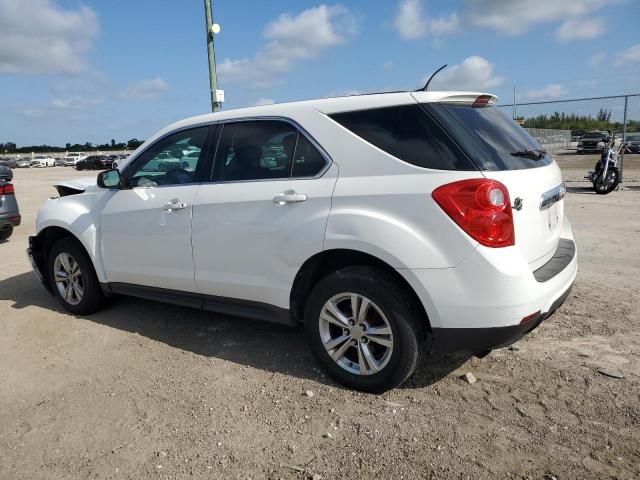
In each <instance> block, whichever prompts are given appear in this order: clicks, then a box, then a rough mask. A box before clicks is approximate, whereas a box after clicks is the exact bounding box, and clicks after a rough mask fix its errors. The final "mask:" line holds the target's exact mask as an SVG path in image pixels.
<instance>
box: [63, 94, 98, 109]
mask: <svg viewBox="0 0 640 480" xmlns="http://www.w3.org/2000/svg"><path fill="white" fill-rule="evenodd" d="M100 103H102V100H101V99H98V98H86V97H81V96H77V97H68V98H54V99H53V100H51V108H55V109H57V110H84V109H85V108H88V107H92V106H94V105H98V104H100Z"/></svg>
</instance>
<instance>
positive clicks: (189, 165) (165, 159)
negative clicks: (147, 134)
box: [126, 126, 210, 187]
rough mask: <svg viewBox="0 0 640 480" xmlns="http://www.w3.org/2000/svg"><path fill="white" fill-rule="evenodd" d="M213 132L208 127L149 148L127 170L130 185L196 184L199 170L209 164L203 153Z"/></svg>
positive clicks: (183, 131)
mask: <svg viewBox="0 0 640 480" xmlns="http://www.w3.org/2000/svg"><path fill="white" fill-rule="evenodd" d="M209 129H210V127H208V126H205V127H197V128H192V129H189V130H182V131H180V132H177V133H174V134H172V135H169V136H167V137H165V138H163V139H161V140H159V141H158V142H157V143H155V144H154V145H152V146H151V147H149V148H148V149H147V150H145V151H144V152H143V153H142V154H141V155H140V156H139V157H138V158H137V159H136V160H135V161H134V163H133V164H132V165H131V167H129V168H128V169H127V172H126V176H127V178H128V182H129V186H131V187H153V186H157V185H184V184H189V183H195V182H196V169H197V167H198V165H199V164H200V163H201V162H204V161H205V159H204V158H203V154H202V152H203V149H204V145H205V143H206V141H207V136H208V133H209Z"/></svg>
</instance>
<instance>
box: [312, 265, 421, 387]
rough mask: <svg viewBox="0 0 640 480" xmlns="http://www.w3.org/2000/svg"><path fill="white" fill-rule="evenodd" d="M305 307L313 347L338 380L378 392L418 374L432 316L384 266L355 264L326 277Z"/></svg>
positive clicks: (351, 385)
mask: <svg viewBox="0 0 640 480" xmlns="http://www.w3.org/2000/svg"><path fill="white" fill-rule="evenodd" d="M305 310H306V311H305V329H306V331H307V336H308V340H309V344H310V346H311V350H312V352H313V354H314V356H315V357H316V358H317V359H318V361H319V362H320V363H321V364H322V365H323V366H324V367H325V368H326V369H327V371H328V372H329V374H330V375H331V376H332V377H333V378H334V379H335V380H336V381H338V382H339V383H341V384H343V385H345V386H347V387H349V388H354V389H358V390H364V391H367V392H376V393H378V392H384V391H386V390H388V389H390V388H394V387H396V386H398V385H400V384H401V383H403V382H404V381H405V380H407V378H409V377H410V376H411V374H412V373H413V372H414V370H415V368H416V366H417V364H418V360H419V357H420V352H421V350H422V348H421V346H422V342H423V341H424V339H425V335H426V331H427V328H426V322H427V319H426V318H422V317H423V316H422V315H420V313H419V310H418V309H417V308H416V305H415V301H414V299H413V298H412V297H411V296H410V295H409V294H408V292H407V291H406V290H405V289H404V287H403V286H402V285H401V284H400V283H399V282H398V281H397V280H396V279H395V278H394V277H393V276H391V275H390V274H388V273H387V272H385V271H384V270H381V269H378V268H371V267H365V266H353V267H347V268H344V269H341V270H338V271H336V272H334V273H332V274H330V275H328V276H326V277H325V278H323V279H322V280H320V282H318V284H317V285H316V286H315V287H314V288H313V290H312V292H311V295H310V297H309V300H308V302H307V307H306V309H305Z"/></svg>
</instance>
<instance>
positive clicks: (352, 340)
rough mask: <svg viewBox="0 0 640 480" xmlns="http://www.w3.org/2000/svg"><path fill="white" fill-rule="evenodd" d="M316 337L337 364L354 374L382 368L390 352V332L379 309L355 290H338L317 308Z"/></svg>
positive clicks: (391, 340)
mask: <svg viewBox="0 0 640 480" xmlns="http://www.w3.org/2000/svg"><path fill="white" fill-rule="evenodd" d="M318 321H319V328H320V338H321V340H322V344H323V345H324V348H325V349H326V351H327V353H328V354H329V355H330V356H331V358H332V359H333V361H334V362H336V364H338V366H340V368H342V369H344V370H346V371H347V372H349V373H353V374H356V375H372V374H374V373H377V372H379V371H380V370H382V369H383V368H384V367H385V366H386V365H387V363H389V359H390V358H391V355H392V353H393V332H392V330H391V325H390V324H389V321H388V320H387V317H386V316H385V315H384V313H383V312H382V310H381V309H380V308H379V307H378V306H377V305H376V304H375V303H374V302H372V301H371V300H370V299H368V298H367V297H365V296H363V295H360V294H357V293H350V292H345V293H339V294H337V295H334V296H333V297H332V298H330V299H329V300H327V302H326V303H325V304H324V306H323V308H322V311H321V312H320V318H319V319H318Z"/></svg>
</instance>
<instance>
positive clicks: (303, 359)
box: [0, 272, 468, 389]
mask: <svg viewBox="0 0 640 480" xmlns="http://www.w3.org/2000/svg"><path fill="white" fill-rule="evenodd" d="M0 300H7V301H9V302H13V303H12V304H11V305H10V307H11V308H15V309H23V308H26V307H31V306H36V307H40V308H44V309H48V310H55V311H57V312H60V313H68V312H66V311H65V310H63V309H62V307H61V306H60V305H59V303H58V301H57V300H56V299H55V298H54V297H53V296H52V295H50V294H49V293H47V292H46V290H45V289H44V287H43V286H42V285H41V284H40V282H39V281H38V279H37V278H36V277H35V275H34V274H33V273H31V272H28V273H23V274H20V275H17V276H14V277H11V278H7V279H5V280H0ZM84 318H85V319H86V320H87V321H91V322H94V323H98V324H101V325H106V326H108V327H111V328H117V329H119V330H123V331H126V332H131V333H136V334H138V335H141V336H144V337H147V338H149V339H152V340H154V341H157V342H163V343H165V344H167V345H169V346H171V347H174V348H179V349H181V350H184V351H188V352H191V353H194V354H196V355H202V356H205V357H213V358H218V359H222V360H228V361H230V362H234V363H237V364H240V365H247V366H250V367H253V368H259V369H262V370H266V371H269V372H273V373H279V374H283V375H292V376H296V377H300V378H306V379H312V380H315V381H318V382H321V383H324V384H327V385H332V386H335V387H337V388H342V387H340V386H338V385H337V384H335V383H334V382H333V381H332V380H331V379H330V378H329V377H328V376H326V375H324V372H323V371H322V370H321V369H320V368H319V365H318V364H317V362H316V361H315V360H314V358H313V357H312V355H311V352H310V351H309V349H308V348H307V343H306V340H305V335H304V330H303V328H302V327H298V328H290V327H286V326H282V325H275V324H270V323H265V322H259V321H255V320H249V319H244V318H236V317H230V316H226V315H219V314H216V313H212V312H203V311H200V310H195V309H191V308H186V307H180V306H175V305H169V304H163V303H159V302H153V301H148V300H143V299H137V298H133V297H126V296H114V297H112V298H111V301H110V302H109V305H108V306H107V307H106V308H105V309H104V310H102V311H100V312H98V313H96V314H93V315H90V316H87V317H84ZM467 359H468V356H466V357H464V356H448V357H432V356H428V357H427V358H425V359H424V361H423V362H422V365H420V366H419V368H418V370H417V371H416V373H415V375H414V376H413V377H412V378H411V379H410V380H409V381H408V382H406V384H405V385H403V388H409V389H411V388H421V387H424V386H427V385H430V384H432V383H435V382H437V381H439V380H440V379H442V378H443V377H445V376H447V375H449V374H450V373H451V372H452V371H454V370H455V369H457V368H458V367H459V366H460V365H462V364H463V363H464V362H466V360H467Z"/></svg>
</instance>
